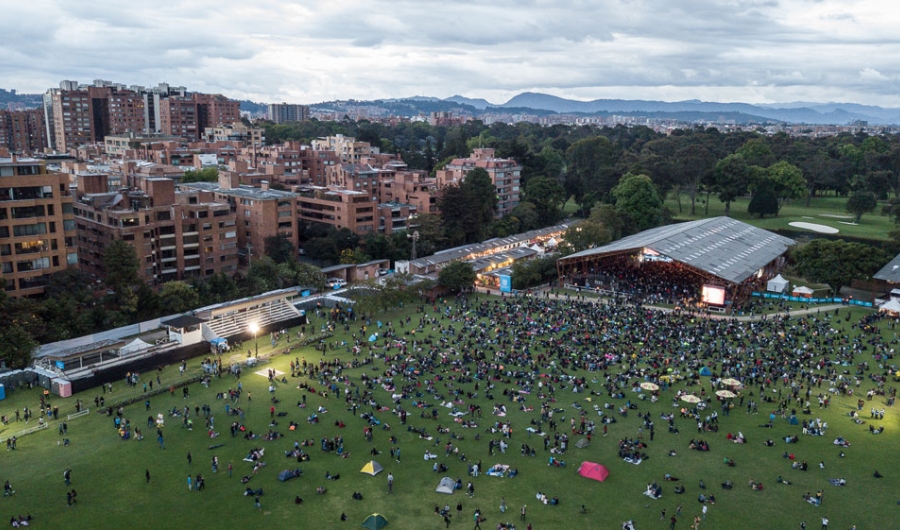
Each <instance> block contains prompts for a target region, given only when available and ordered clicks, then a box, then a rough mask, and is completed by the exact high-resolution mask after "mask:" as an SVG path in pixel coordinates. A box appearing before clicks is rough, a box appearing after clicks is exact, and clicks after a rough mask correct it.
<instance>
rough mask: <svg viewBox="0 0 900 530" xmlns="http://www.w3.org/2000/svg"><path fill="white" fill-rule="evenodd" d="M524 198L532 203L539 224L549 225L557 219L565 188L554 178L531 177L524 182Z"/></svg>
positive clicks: (564, 195) (564, 197) (564, 196)
mask: <svg viewBox="0 0 900 530" xmlns="http://www.w3.org/2000/svg"><path fill="white" fill-rule="evenodd" d="M525 200H527V201H528V202H530V203H531V204H533V205H534V207H535V209H536V210H537V214H538V222H539V223H540V224H541V226H549V225H551V224H553V223H555V222H556V221H557V220H558V219H559V208H560V207H561V206H562V204H563V201H565V200H566V190H565V189H564V188H563V186H562V184H560V183H559V181H557V180H555V179H549V178H547V177H542V176H537V177H532V178H530V179H528V183H527V184H525Z"/></svg>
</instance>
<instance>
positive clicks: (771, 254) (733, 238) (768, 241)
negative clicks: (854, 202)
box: [560, 216, 795, 283]
mask: <svg viewBox="0 0 900 530" xmlns="http://www.w3.org/2000/svg"><path fill="white" fill-rule="evenodd" d="M794 243H795V242H794V240H793V239H789V238H787V237H784V236H780V235H778V234H776V233H774V232H769V231H768V230H763V229H762V228H757V227H755V226H752V225H749V224H747V223H743V222H741V221H738V220H736V219H732V218H730V217H724V216H723V217H713V218H710V219H699V220H697V221H690V222H687V223H679V224H672V225H667V226H660V227H657V228H652V229H650V230H645V231H643V232H640V233H637V234H634V235H631V236H628V237H625V238H622V239H620V240H618V241H614V242H612V243H610V244H608V245H604V246H602V247H597V248H591V249H588V250H583V251H581V252H576V253H575V254H571V255H569V256H566V257H565V258H562V260H560V261H569V260H572V259H578V258H583V257H586V256H600V255H603V254H611V253H615V252H622V251H630V250H638V249H643V248H648V249H651V250H653V251H655V252H658V253H659V254H661V255H663V256H666V257H668V258H671V259H673V260H675V261H679V262H681V263H684V264H685V265H690V266H691V267H694V268H697V269H700V270H702V271H704V272H707V273H709V274H712V275H714V276H716V277H719V278H722V279H723V280H727V281H729V282H732V283H741V282H743V281H744V280H746V279H747V278H749V277H750V276H752V275H753V274H755V273H756V271H758V270H759V269H761V268H762V267H764V266H766V265H767V264H768V263H770V262H771V261H772V260H774V259H775V258H777V257H778V256H780V255H782V254H784V253H785V252H786V251H787V249H788V248H790V247H791V245H793V244H794Z"/></svg>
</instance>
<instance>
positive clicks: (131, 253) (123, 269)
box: [103, 239, 142, 315]
mask: <svg viewBox="0 0 900 530" xmlns="http://www.w3.org/2000/svg"><path fill="white" fill-rule="evenodd" d="M103 265H104V267H105V268H106V285H108V286H109V287H110V289H112V290H113V294H112V299H111V302H112V303H113V305H114V306H115V308H116V310H117V311H119V312H121V313H122V314H124V315H134V314H135V313H136V312H137V301H138V297H137V294H136V292H135V291H136V289H137V287H138V285H139V284H140V283H142V282H141V280H140V276H139V271H140V266H141V262H140V260H138V257H137V253H136V252H135V250H134V247H133V246H131V245H130V244H128V243H127V242H126V241H123V240H121V239H116V240H115V241H113V242H112V243H110V244H109V245H108V246H107V247H106V249H104V251H103Z"/></svg>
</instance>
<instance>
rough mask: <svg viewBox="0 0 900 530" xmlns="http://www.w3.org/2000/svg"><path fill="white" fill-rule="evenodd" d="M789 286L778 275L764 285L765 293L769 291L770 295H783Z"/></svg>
mask: <svg viewBox="0 0 900 530" xmlns="http://www.w3.org/2000/svg"><path fill="white" fill-rule="evenodd" d="M789 284H790V282H788V281H787V280H785V279H784V277H783V276H782V275H780V274H779V275H778V276H776V277H774V278H772V279H771V280H769V282H768V283H767V284H766V291H769V292H770V293H783V292H785V291H786V290H787V288H788V285H789Z"/></svg>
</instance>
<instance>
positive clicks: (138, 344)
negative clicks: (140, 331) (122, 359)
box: [119, 339, 150, 355]
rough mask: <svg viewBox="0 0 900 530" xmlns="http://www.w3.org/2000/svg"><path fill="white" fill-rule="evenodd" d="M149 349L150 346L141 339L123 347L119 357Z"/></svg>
mask: <svg viewBox="0 0 900 530" xmlns="http://www.w3.org/2000/svg"><path fill="white" fill-rule="evenodd" d="M149 347H150V345H149V344H147V343H146V342H144V341H142V340H141V339H134V340H133V341H131V342H129V343H128V344H126V345H125V346H122V348H121V349H119V355H128V354H129V353H137V352H139V351H143V350H146V349H147V348H149Z"/></svg>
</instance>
